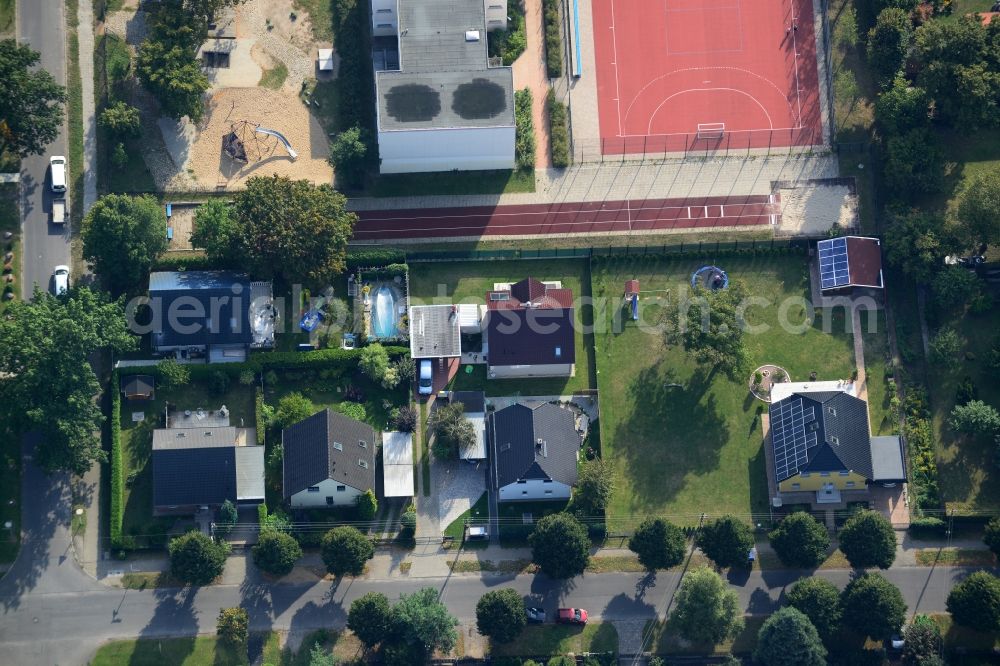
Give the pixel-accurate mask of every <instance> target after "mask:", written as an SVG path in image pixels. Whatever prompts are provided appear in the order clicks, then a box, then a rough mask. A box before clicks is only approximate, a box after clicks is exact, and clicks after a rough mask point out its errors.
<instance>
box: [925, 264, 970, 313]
mask: <svg viewBox="0 0 1000 666" xmlns="http://www.w3.org/2000/svg"><path fill="white" fill-rule="evenodd" d="M981 289H982V285H981V283H980V280H979V277H978V276H977V275H976V274H975V273H974V272H972V271H970V270H967V269H965V268H963V267H961V266H948V267H947V268H944V269H943V270H941V271H940V272H939V273H938V274H937V275H935V276H934V280H933V281H932V282H931V290H932V291H933V292H934V301H935V302H936V303H937V305H938V307H940V308H942V309H944V310H951V309H954V308H961V307H964V306H965V305H967V304H968V303H969V301H971V300H972V299H973V298H975V297H976V296H977V295H978V294H979V292H980V290H981Z"/></svg>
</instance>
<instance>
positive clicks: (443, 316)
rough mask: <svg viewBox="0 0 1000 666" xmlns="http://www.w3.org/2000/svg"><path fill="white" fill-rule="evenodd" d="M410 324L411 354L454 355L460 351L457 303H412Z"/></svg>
mask: <svg viewBox="0 0 1000 666" xmlns="http://www.w3.org/2000/svg"><path fill="white" fill-rule="evenodd" d="M409 324H410V357H411V358H413V359H422V358H429V359H439V358H457V357H459V356H461V355H462V334H461V320H460V317H459V306H457V305H414V306H411V307H410V322H409Z"/></svg>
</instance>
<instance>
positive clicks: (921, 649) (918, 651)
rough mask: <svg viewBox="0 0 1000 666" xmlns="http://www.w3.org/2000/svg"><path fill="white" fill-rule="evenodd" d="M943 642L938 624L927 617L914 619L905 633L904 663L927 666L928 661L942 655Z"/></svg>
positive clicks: (921, 616)
mask: <svg viewBox="0 0 1000 666" xmlns="http://www.w3.org/2000/svg"><path fill="white" fill-rule="evenodd" d="M942 647H943V641H942V640H941V629H940V628H939V627H938V625H937V622H935V621H934V620H932V619H931V618H929V617H928V616H926V615H918V616H916V617H915V618H913V622H911V623H910V624H909V625H908V626H907V627H906V631H904V632H903V663H904V664H906V665H907V666H925V663H926V660H927V659H930V658H933V657H938V656H940V655H941V649H942Z"/></svg>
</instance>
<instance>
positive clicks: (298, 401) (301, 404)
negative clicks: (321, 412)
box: [274, 392, 316, 429]
mask: <svg viewBox="0 0 1000 666" xmlns="http://www.w3.org/2000/svg"><path fill="white" fill-rule="evenodd" d="M315 411H316V407H315V406H314V405H313V403H312V401H311V400H309V398H307V397H305V396H304V395H302V394H301V393H298V392H296V393H289V394H288V395H286V396H285V397H283V398H282V399H281V400H279V401H278V409H277V411H276V412H275V413H274V420H275V422H276V423H277V425H278V427H279V428H282V429H284V428H288V427H289V426H293V425H295V424H296V423H299V422H300V421H304V420H306V419H307V418H309V417H310V416H312V415H313V413H314V412H315Z"/></svg>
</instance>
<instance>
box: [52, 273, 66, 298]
mask: <svg viewBox="0 0 1000 666" xmlns="http://www.w3.org/2000/svg"><path fill="white" fill-rule="evenodd" d="M67 291H69V266H56V267H55V268H54V269H52V293H54V294H55V295H56V296H59V295H60V294H65V293H66V292H67Z"/></svg>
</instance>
